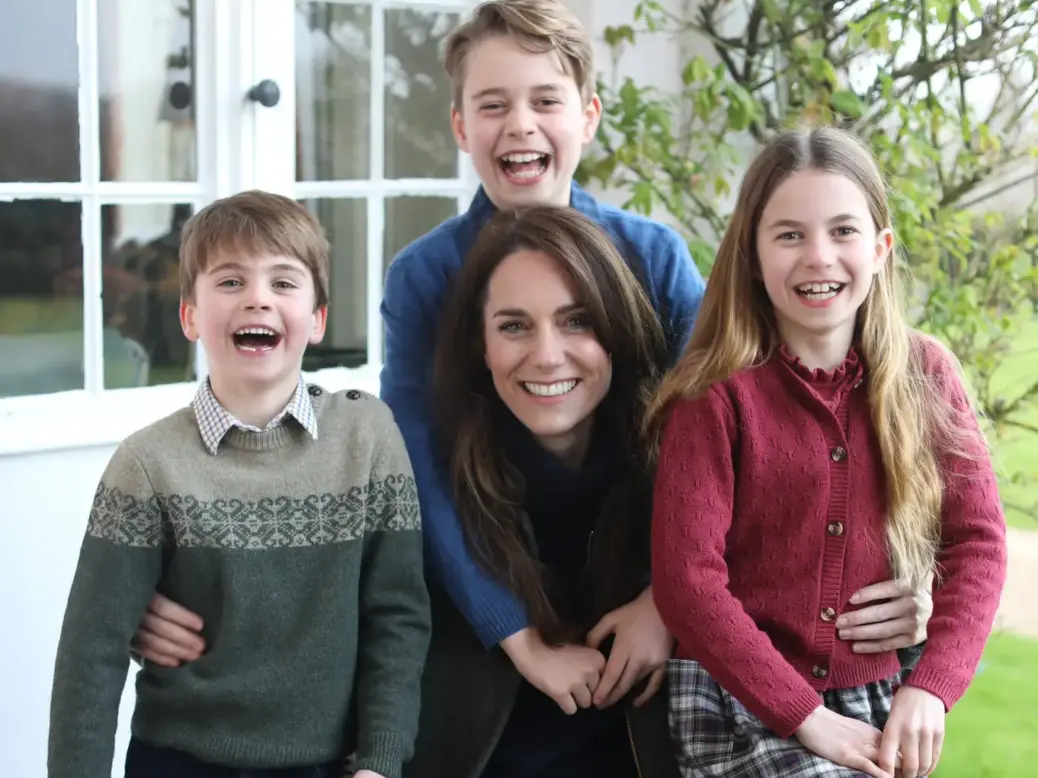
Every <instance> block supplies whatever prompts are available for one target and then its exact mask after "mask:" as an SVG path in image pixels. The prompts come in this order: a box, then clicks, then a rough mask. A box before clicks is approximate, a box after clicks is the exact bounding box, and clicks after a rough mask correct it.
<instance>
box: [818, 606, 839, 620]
mask: <svg viewBox="0 0 1038 778" xmlns="http://www.w3.org/2000/svg"><path fill="white" fill-rule="evenodd" d="M821 615H822V621H832V620H833V619H835V618H836V611H834V610H833V609H832V608H822V614H821Z"/></svg>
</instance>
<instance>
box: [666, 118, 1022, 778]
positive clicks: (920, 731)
mask: <svg viewBox="0 0 1038 778" xmlns="http://www.w3.org/2000/svg"><path fill="white" fill-rule="evenodd" d="M893 245H894V237H893V233H892V231H891V225H890V215H889V212H888V208H887V203H886V199H885V194H884V187H883V181H882V178H881V176H880V173H879V171H878V169H877V166H876V164H875V162H874V160H873V159H872V157H871V155H870V153H869V152H868V150H867V149H866V148H865V147H864V146H863V145H862V144H860V143H859V142H858V141H856V140H855V139H854V138H852V137H851V136H849V135H847V134H845V133H842V132H840V131H838V130H834V129H819V130H815V131H814V132H810V133H806V132H788V133H785V134H782V135H780V136H778V137H777V138H776V139H775V140H773V141H772V142H771V143H770V144H768V145H767V147H766V148H765V149H764V150H763V151H762V152H761V154H760V155H759V156H758V157H757V159H756V160H755V161H754V162H753V164H752V165H751V166H750V168H749V170H748V172H747V173H746V177H745V180H744V182H743V184H742V187H741V190H740V193H739V199H738V203H737V205H736V210H735V213H734V215H733V217H732V220H731V222H730V224H729V228H728V231H727V233H726V235H725V237H724V240H723V242H722V244H721V247H720V250H719V252H718V256H717V262H716V264H715V265H714V269H713V273H712V275H711V277H710V283H709V285H708V287H707V292H706V298H705V300H704V304H703V308H702V310H701V312H700V318H699V321H698V322H697V324H696V327H695V330H694V331H693V335H692V340H691V343H690V345H689V347H688V349H687V351H686V352H685V354H684V356H683V357H682V359H681V360H680V362H679V364H678V365H677V367H676V368H675V369H674V371H673V372H672V373H671V374H669V375H668V377H667V379H666V380H665V382H664V386H663V388H662V390H661V393H660V397H659V399H658V401H657V402H656V403H655V405H654V408H653V410H652V416H651V426H653V427H655V428H659V427H660V426H662V427H663V433H662V442H661V446H660V454H659V461H658V471H657V481H656V487H655V504H654V517H653V542H652V553H653V563H652V574H653V592H654V595H655V599H656V602H657V603H658V605H659V608H660V613H661V614H662V615H663V619H664V622H665V623H666V624H667V626H668V628H670V630H671V631H672V632H673V634H674V635H675V637H676V639H677V644H678V650H677V656H678V659H675V660H674V661H672V662H671V663H670V669H669V674H668V677H669V694H670V719H671V733H672V736H673V738H674V740H675V745H676V747H677V753H678V756H679V761H680V763H681V769H682V773H683V775H684V776H685V778H693V776H695V777H696V778H698V777H699V776H719V775H724V776H729V777H730V778H771V777H773V776H774V778H778V777H779V776H790V775H803V776H808V775H810V776H833V777H834V778H837V777H840V778H844V777H847V776H858V775H861V774H862V773H865V774H868V775H871V776H875V777H876V778H892V776H893V774H894V770H895V768H899V770H900V775H901V776H903V778H916V776H919V775H927V774H929V773H931V772H933V770H934V769H935V768H936V766H937V761H938V758H939V755H940V750H941V742H942V739H943V733H944V716H945V711H946V710H947V709H948V708H950V707H951V706H952V705H953V704H954V703H955V701H956V700H957V699H958V698H959V697H960V696H961V695H962V694H963V692H964V691H965V690H966V687H967V686H968V684H969V682H970V680H971V678H972V675H973V672H974V670H975V668H976V666H977V663H978V661H979V659H980V655H981V651H982V649H983V647H984V643H985V641H986V639H987V637H988V634H989V631H990V629H991V626H992V622H993V619H994V615H995V609H996V607H997V605H998V600H999V594H1000V592H1001V589H1002V584H1003V581H1004V577H1005V555H1006V550H1005V526H1004V520H1003V516H1002V510H1001V504H1000V501H999V497H998V491H997V484H996V481H995V476H994V473H993V472H992V468H991V465H990V462H989V457H988V453H987V449H986V446H985V443H984V440H983V436H982V434H981V431H980V428H979V426H978V424H977V419H976V416H975V414H974V412H973V411H972V409H971V408H970V405H969V403H968V401H967V398H966V393H965V391H964V390H963V386H962V382H961V381H960V379H959V375H958V370H957V363H956V362H955V359H954V357H953V356H952V355H951V354H950V353H949V352H948V351H947V350H946V349H945V348H944V347H942V346H940V345H939V344H938V343H937V342H936V341H934V340H932V339H931V338H928V337H925V336H923V335H922V334H920V333H918V332H915V331H913V330H912V329H911V328H910V327H909V326H908V324H907V319H906V315H905V312H904V309H905V303H906V300H905V293H904V291H903V289H902V287H901V283H900V279H899V274H900V272H901V269H900V268H899V267H898V265H897V258H896V255H895V253H894V250H893ZM935 572H936V574H937V576H938V578H939V586H938V587H937V588H936V589H935V592H934V595H933V599H934V617H933V619H932V621H931V622H930V626H929V630H928V640H927V644H926V647H925V649H924V650H923V653H922V657H921V658H920V659H919V661H918V664H917V665H916V666H915V668H914V669H913V670H912V671H911V673H906V672H904V671H903V669H902V668H901V666H900V665H899V662H898V659H897V656H896V654H895V653H894V652H892V651H890V652H880V653H874V654H868V655H861V654H855V653H853V652H852V651H849V650H848V646H847V644H846V643H844V642H841V641H840V640H839V639H838V638H839V636H840V633H839V629H840V627H839V624H840V620H841V619H842V618H844V617H845V615H846V614H850V613H853V612H854V611H855V610H856V609H857V608H858V606H859V605H860V602H859V600H858V599H856V598H855V597H853V596H851V595H852V594H853V593H854V592H855V591H857V590H859V589H860V588H861V587H862V586H865V585H868V584H869V583H871V582H872V581H881V580H886V579H887V578H891V577H893V578H895V579H897V580H902V581H906V582H910V583H911V584H912V585H914V586H919V585H923V584H924V582H926V581H927V580H929V579H930V577H931V576H932V575H933V574H934V573H935Z"/></svg>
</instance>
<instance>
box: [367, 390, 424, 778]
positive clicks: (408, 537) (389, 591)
mask: <svg viewBox="0 0 1038 778" xmlns="http://www.w3.org/2000/svg"><path fill="white" fill-rule="evenodd" d="M372 402H373V403H375V402H376V401H374V400H373V401H372ZM379 406H381V407H378V408H377V409H376V410H377V412H378V413H379V414H380V417H381V418H379V419H378V421H377V422H376V423H375V425H374V426H375V431H376V442H375V453H374V455H373V457H372V461H371V475H370V477H369V480H368V495H367V506H368V507H367V515H366V516H365V526H364V558H363V562H362V569H361V590H360V632H359V638H358V667H357V700H358V703H359V704H358V706H357V710H358V715H359V722H358V723H359V739H358V744H357V763H356V769H358V770H363V769H366V770H372V771H374V772H375V773H377V774H379V775H383V776H387V778H393V777H394V776H399V775H400V771H401V766H402V765H403V763H404V762H405V761H406V760H407V759H409V758H410V757H411V756H412V754H413V751H414V740H415V737H416V735H417V731H418V708H419V697H420V688H421V680H422V669H423V667H424V665H425V656H426V652H427V650H428V647H429V636H430V632H431V625H430V615H429V594H428V591H427V590H426V586H425V577H424V575H423V571H422V537H421V519H420V514H419V508H418V494H417V492H416V490H415V482H414V476H413V474H412V472H411V465H410V462H409V461H408V457H407V451H406V450H405V449H404V441H403V438H402V437H401V436H400V432H399V430H398V429H397V427H396V424H394V423H393V420H392V416H391V414H390V412H389V410H388V409H387V408H386V407H385V406H384V405H382V404H381V403H379Z"/></svg>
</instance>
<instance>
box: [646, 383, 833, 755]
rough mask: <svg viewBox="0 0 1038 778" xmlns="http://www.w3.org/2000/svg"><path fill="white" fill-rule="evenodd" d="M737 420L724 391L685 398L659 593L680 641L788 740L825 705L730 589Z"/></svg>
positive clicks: (663, 494) (660, 545) (664, 472)
mask: <svg viewBox="0 0 1038 778" xmlns="http://www.w3.org/2000/svg"><path fill="white" fill-rule="evenodd" d="M737 439H738V430H737V428H736V419H735V414H734V410H733V409H732V407H731V404H730V401H729V400H728V398H727V397H726V395H725V394H724V390H723V389H721V388H720V387H718V386H715V387H713V388H711V389H710V390H709V391H708V392H706V394H704V395H703V396H701V397H699V398H696V399H694V400H691V401H686V402H681V403H678V404H676V405H675V406H674V407H673V409H672V411H671V413H670V417H669V419H668V421H667V425H666V428H665V431H664V434H663V440H662V443H661V446H660V456H659V461H658V464H657V472H656V486H655V491H654V500H653V518H652V578H653V584H652V590H653V595H654V598H655V600H656V605H657V608H658V609H659V612H660V615H661V616H662V618H663V621H664V623H665V624H666V625H667V628H668V629H669V630H670V631H671V633H672V634H673V635H674V637H675V639H676V640H677V642H678V645H679V646H680V647H681V648H682V649H684V650H685V651H687V652H689V653H690V654H691V655H692V656H693V657H695V659H696V660H697V661H698V662H699V663H700V664H701V665H703V668H704V669H705V670H706V671H707V672H708V673H709V674H710V675H711V676H712V677H713V678H714V680H715V681H717V683H718V684H720V685H721V686H722V687H723V688H724V689H726V690H727V691H728V692H729V693H731V694H732V695H733V696H735V697H736V698H737V699H739V700H740V702H742V703H743V704H744V705H745V706H746V707H747V709H749V711H750V712H751V713H753V714H754V715H756V716H758V717H759V718H760V719H761V721H763V722H764V723H765V724H766V725H767V726H768V727H769V728H770V729H772V730H774V731H775V732H776V733H777V734H778V735H780V736H782V737H788V736H790V735H792V734H793V732H794V731H795V730H796V729H797V727H799V726H800V724H802V723H803V721H804V719H806V718H807V716H808V714H810V713H811V712H812V711H813V710H814V709H815V708H817V707H818V706H819V705H820V704H821V699H820V697H819V695H818V693H817V692H815V691H814V689H812V688H811V686H810V684H808V682H807V681H806V680H805V679H804V678H803V677H802V676H801V675H800V673H798V672H797V671H796V670H795V669H794V668H793V667H792V666H791V665H790V664H789V663H788V662H787V661H786V660H785V658H784V657H783V656H782V655H781V654H780V653H779V652H778V650H776V649H775V647H774V646H773V645H772V643H771V639H770V638H769V637H768V636H767V635H765V634H764V633H763V632H762V631H761V630H760V629H759V628H758V627H757V625H756V624H755V623H754V622H753V620H752V619H751V618H750V617H749V615H747V613H746V611H745V610H744V609H743V607H742V604H741V603H740V602H739V601H738V600H737V599H736V598H735V597H734V596H732V594H731V593H730V592H729V590H728V566H727V564H726V562H725V537H726V535H727V533H728V530H729V528H730V527H731V523H732V510H733V505H734V490H735V471H734V460H733V449H734V446H735V444H736V441H737Z"/></svg>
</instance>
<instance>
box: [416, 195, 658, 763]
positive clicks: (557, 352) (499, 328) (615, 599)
mask: <svg viewBox="0 0 1038 778" xmlns="http://www.w3.org/2000/svg"><path fill="white" fill-rule="evenodd" d="M437 343H438V345H437V349H436V387H437V396H438V408H439V418H440V421H441V427H440V432H441V434H442V438H443V442H444V444H445V445H446V450H447V452H448V455H449V460H450V468H451V477H452V482H453V486H454V493H455V496H456V499H457V502H458V510H459V517H460V519H461V523H462V526H463V528H464V533H465V539H466V541H467V543H468V546H469V548H470V549H471V551H472V554H473V555H474V557H475V558H476V560H478V562H479V563H480V564H482V565H483V567H484V568H485V569H486V571H488V572H489V573H490V575H492V576H494V577H495V578H497V579H498V580H499V581H500V582H501V583H502V584H503V585H505V586H508V587H509V588H510V589H511V590H512V591H513V592H514V593H515V594H516V595H518V596H519V597H520V598H521V600H522V602H523V603H524V605H525V607H526V608H527V610H528V612H529V617H530V624H531V626H530V627H529V628H527V629H524V630H521V631H520V632H519V633H517V634H516V635H513V636H511V637H509V638H507V639H506V640H505V641H503V643H502V647H503V648H504V649H505V651H504V652H500V651H495V652H492V653H491V652H487V651H486V650H485V649H484V648H483V646H482V645H481V644H480V642H479V640H478V639H477V636H476V634H475V632H474V631H473V629H472V627H471V626H470V625H469V624H467V623H466V622H465V621H464V619H463V618H461V617H460V614H459V612H458V610H457V608H456V607H455V606H454V604H453V603H452V602H451V600H450V599H449V598H448V597H446V596H444V595H443V593H442V592H440V591H439V590H438V589H437V588H436V587H433V614H434V615H433V622H434V628H433V641H432V646H431V648H430V651H429V659H428V663H427V667H426V672H425V675H424V679H423V693H422V694H423V696H422V699H423V712H422V721H421V725H420V729H419V731H420V734H419V743H418V745H417V746H416V756H415V760H414V762H413V763H412V765H411V768H410V769H411V770H412V771H413V772H412V773H411V774H413V775H416V776H418V775H425V774H434V773H437V774H445V775H446V774H450V775H465V776H475V775H481V776H484V777H485V778H513V777H515V778H527V776H534V775H537V776H547V775H551V776H555V775H566V776H574V777H576V776H585V775H586V776H592V775H594V776H597V777H599V778H602V777H604V778H633V776H635V775H637V774H642V775H653V776H669V775H673V760H672V757H671V756H670V749H669V746H668V744H667V740H666V732H667V729H666V721H665V718H664V717H663V716H662V713H663V709H662V707H661V706H662V695H659V696H658V697H656V698H655V699H654V700H653V704H652V705H648V706H647V707H641V706H640V705H639V704H636V703H635V699H637V703H644V702H646V701H647V700H649V699H650V698H652V697H653V695H654V693H655V692H656V691H657V690H658V689H659V688H660V685H659V684H660V679H661V678H662V674H661V673H660V669H661V668H662V663H663V662H664V661H665V659H666V658H667V657H668V656H669V654H670V647H671V640H670V637H669V636H668V635H667V634H666V632H665V631H662V630H660V629H659V621H658V618H657V614H656V613H655V607H654V606H653V604H652V600H651V596H649V595H648V594H647V592H648V589H647V578H646V571H647V569H648V546H647V542H648V523H647V516H648V513H649V485H650V478H649V470H650V468H649V454H648V452H649V448H648V447H647V446H645V445H643V441H642V436H641V435H640V432H639V420H640V419H641V418H642V416H643V413H644V410H645V405H646V402H647V400H648V397H649V396H650V394H651V392H652V391H653V390H654V389H655V387H656V385H657V382H658V379H659V376H660V374H661V372H662V370H663V369H664V367H665V362H666V347H665V340H664V336H663V330H662V326H661V324H660V322H659V320H658V318H657V316H656V314H655V312H654V310H653V308H652V305H651V303H650V301H649V297H648V295H647V294H646V292H645V290H644V289H643V288H642V286H641V285H640V284H639V282H638V279H637V278H636V276H635V273H634V272H633V271H632V269H631V268H630V267H628V265H627V263H626V262H625V261H624V259H623V258H622V257H621V255H620V253H619V251H618V250H617V249H616V247H615V246H614V245H613V243H612V242H611V240H610V239H609V236H608V235H607V234H606V233H605V232H604V231H603V230H602V229H601V228H600V227H598V226H597V225H596V224H594V223H593V222H592V221H590V220H589V219H588V218H587V217H585V216H583V215H582V214H580V213H579V212H578V211H576V210H573V209H570V208H556V207H547V206H542V207H537V208H531V209H524V210H523V211H521V212H519V213H512V212H507V211H506V212H502V213H499V214H497V215H496V216H495V217H494V219H493V220H492V221H491V222H490V224H489V225H488V226H487V227H486V228H485V229H484V231H483V232H482V233H481V234H480V236H479V238H478V239H477V242H476V244H475V245H474V246H473V249H472V251H471V253H470V254H469V255H468V256H467V257H466V260H465V263H464V264H463V265H462V268H461V270H460V272H459V275H458V278H457V282H456V285H455V288H454V290H453V292H452V294H451V296H450V298H449V301H448V303H447V309H446V313H445V317H444V320H443V323H442V325H441V329H440V330H439V332H438V340H437ZM607 638H608V639H609V640H607ZM610 640H611V645H610ZM607 656H608V661H607V660H606V657H607ZM447 668H450V670H449V671H448V670H447ZM459 688H472V689H480V690H481V692H480V693H481V695H482V697H483V699H484V700H485V702H484V703H483V705H484V706H485V710H484V711H483V712H482V713H479V708H478V707H473V706H470V705H467V704H463V705H462V706H460V707H461V709H462V713H460V714H459V715H461V716H462V717H465V718H464V720H461V721H458V720H456V721H454V722H446V721H444V720H443V717H442V715H441V714H440V711H442V710H443V707H444V705H446V704H448V702H449V701H451V700H456V697H457V689H459ZM632 690H633V693H631V694H630V695H629V694H628V693H629V692H632ZM567 714H568V715H567ZM654 716H655V719H654V718H653V717H654ZM469 717H472V720H471V721H470V720H468V719H469ZM477 718H478V719H479V720H478V721H477V720H476V719H477ZM645 733H648V737H645V736H644V735H645ZM444 743H451V744H452V746H451V748H450V750H451V751H452V752H453V754H454V755H453V757H452V758H454V759H455V760H456V761H455V762H454V763H453V765H454V766H455V767H456V770H448V769H446V768H444V766H443V762H442V760H443V759H444V752H445V746H444V745H443V744H444ZM632 749H633V754H634V755H635V759H636V760H637V762H638V766H639V767H640V773H639V770H638V769H637V768H636V766H635V763H634V760H632ZM480 754H483V756H482V757H481V756H480ZM487 755H489V761H488V762H486V763H485V764H482V765H481V764H480V759H483V760H486V759H487ZM434 765H435V766H434ZM437 768H440V770H439V772H438V771H437ZM477 768H478V769H477ZM425 771H428V772H425Z"/></svg>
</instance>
